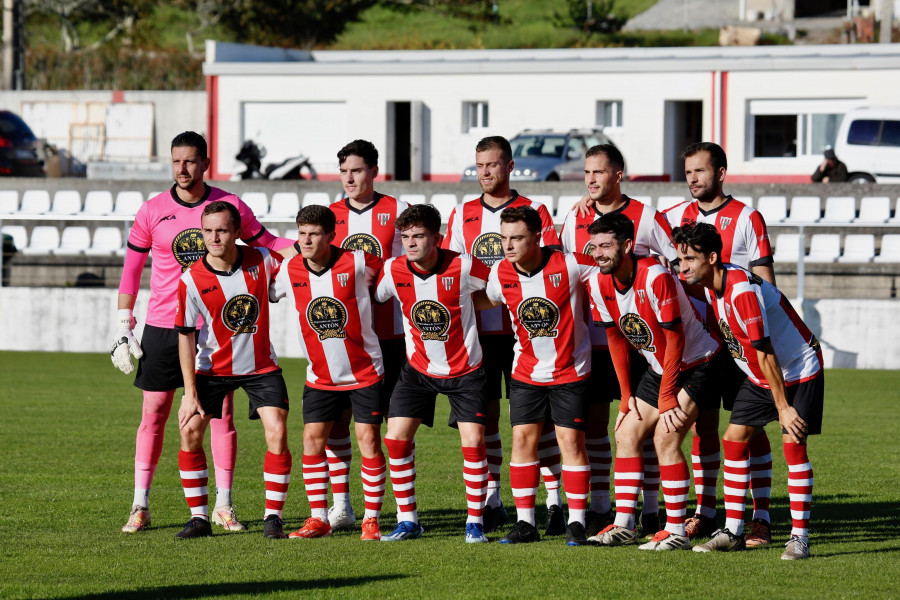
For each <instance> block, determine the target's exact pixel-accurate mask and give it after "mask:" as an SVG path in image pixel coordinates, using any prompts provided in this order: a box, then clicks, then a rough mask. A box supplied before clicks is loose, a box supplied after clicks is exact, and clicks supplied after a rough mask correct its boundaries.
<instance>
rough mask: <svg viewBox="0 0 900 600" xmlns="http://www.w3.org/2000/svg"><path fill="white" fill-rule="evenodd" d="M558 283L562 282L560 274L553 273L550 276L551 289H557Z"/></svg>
mask: <svg viewBox="0 0 900 600" xmlns="http://www.w3.org/2000/svg"><path fill="white" fill-rule="evenodd" d="M560 281H562V273H553V274H552V275H550V283H552V284H553V287H559V282H560Z"/></svg>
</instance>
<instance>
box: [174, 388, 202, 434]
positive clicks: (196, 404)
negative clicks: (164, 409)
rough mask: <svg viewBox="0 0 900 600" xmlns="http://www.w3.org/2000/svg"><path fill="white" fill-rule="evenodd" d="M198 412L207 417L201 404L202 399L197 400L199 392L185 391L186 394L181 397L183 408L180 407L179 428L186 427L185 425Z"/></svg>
mask: <svg viewBox="0 0 900 600" xmlns="http://www.w3.org/2000/svg"><path fill="white" fill-rule="evenodd" d="M198 413H199V414H200V416H201V417H206V413H205V412H203V407H202V406H200V401H199V400H197V392H196V391H195V392H193V393H188V392H185V394H184V396H182V397H181V408H179V409H178V429H184V426H185V425H187V424H188V422H189V421H190V420H191V418H193V416H194V415H196V414H198Z"/></svg>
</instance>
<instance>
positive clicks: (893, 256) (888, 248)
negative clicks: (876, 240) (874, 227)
mask: <svg viewBox="0 0 900 600" xmlns="http://www.w3.org/2000/svg"><path fill="white" fill-rule="evenodd" d="M875 262H877V263H900V233H887V234H885V235H883V236H881V252H879V253H878V256H876V257H875Z"/></svg>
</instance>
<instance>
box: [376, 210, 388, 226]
mask: <svg viewBox="0 0 900 600" xmlns="http://www.w3.org/2000/svg"><path fill="white" fill-rule="evenodd" d="M390 220H391V213H378V222H379V223H381V226H382V227H384V226H385V225H387V224H388V221H390Z"/></svg>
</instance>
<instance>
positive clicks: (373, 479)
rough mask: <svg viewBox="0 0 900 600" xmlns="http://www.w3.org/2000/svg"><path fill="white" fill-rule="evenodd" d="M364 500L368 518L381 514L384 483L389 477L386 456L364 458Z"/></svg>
mask: <svg viewBox="0 0 900 600" xmlns="http://www.w3.org/2000/svg"><path fill="white" fill-rule="evenodd" d="M360 474H361V476H362V488H363V500H364V501H365V505H366V514H365V517H364V518H366V519H368V518H370V517H379V516H381V505H382V503H383V502H384V485H385V479H386V478H387V463H385V461H384V456H376V457H375V458H366V457H363V458H362V468H361V469H360Z"/></svg>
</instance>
